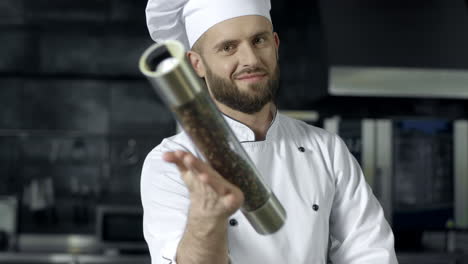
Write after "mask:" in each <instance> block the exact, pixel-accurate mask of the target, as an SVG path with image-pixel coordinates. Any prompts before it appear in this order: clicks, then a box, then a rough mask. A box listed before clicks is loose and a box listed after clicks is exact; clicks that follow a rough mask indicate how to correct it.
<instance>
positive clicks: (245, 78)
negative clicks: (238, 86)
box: [236, 73, 267, 82]
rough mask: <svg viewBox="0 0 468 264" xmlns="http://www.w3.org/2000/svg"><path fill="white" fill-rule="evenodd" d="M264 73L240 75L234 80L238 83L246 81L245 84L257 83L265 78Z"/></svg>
mask: <svg viewBox="0 0 468 264" xmlns="http://www.w3.org/2000/svg"><path fill="white" fill-rule="evenodd" d="M266 76H267V74H266V73H253V74H242V75H241V76H238V77H237V78H236V80H238V81H247V82H258V81H261V80H263V79H264V78H266Z"/></svg>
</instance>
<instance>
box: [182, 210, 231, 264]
mask: <svg viewBox="0 0 468 264" xmlns="http://www.w3.org/2000/svg"><path fill="white" fill-rule="evenodd" d="M228 262H229V260H228V249H227V221H225V220H222V219H216V220H215V219H206V218H205V219H201V218H196V217H190V216H189V218H188V220H187V226H186V229H185V232H184V235H183V236H182V239H181V241H180V243H179V247H178V248H177V263H178V264H228Z"/></svg>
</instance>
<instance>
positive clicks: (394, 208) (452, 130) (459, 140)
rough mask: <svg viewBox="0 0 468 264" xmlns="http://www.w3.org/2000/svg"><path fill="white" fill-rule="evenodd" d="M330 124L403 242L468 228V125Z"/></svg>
mask: <svg viewBox="0 0 468 264" xmlns="http://www.w3.org/2000/svg"><path fill="white" fill-rule="evenodd" d="M324 125H325V129H327V130H329V131H331V132H334V133H337V134H339V135H340V136H341V137H342V138H343V140H344V141H345V142H346V143H347V144H348V145H350V146H349V148H350V150H351V152H352V153H353V154H354V155H355V156H356V158H357V160H358V161H359V163H360V164H361V166H362V169H363V171H364V175H365V177H366V180H367V182H368V184H369V185H370V186H371V187H372V189H373V191H374V194H375V195H376V197H377V198H378V199H379V201H380V203H381V204H382V207H383V209H384V211H385V215H386V218H387V219H388V221H389V222H390V223H391V224H392V226H393V228H394V231H395V232H396V236H397V240H398V233H399V232H402V233H405V232H410V233H413V234H417V235H416V238H415V240H418V239H419V237H418V236H419V235H420V234H422V232H423V231H425V230H446V229H447V228H449V227H450V228H453V227H456V228H460V229H466V228H468V192H467V191H466V190H468V160H467V157H468V121H465V120H456V121H454V120H435V119H413V120H411V119H393V120H390V119H352V120H350V119H341V118H339V117H335V118H329V119H326V120H325V121H324ZM415 243H418V242H417V241H415Z"/></svg>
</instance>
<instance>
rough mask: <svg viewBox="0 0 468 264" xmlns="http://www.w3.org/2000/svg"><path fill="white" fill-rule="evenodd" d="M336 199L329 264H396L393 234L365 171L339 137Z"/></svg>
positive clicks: (335, 160) (335, 149) (335, 159)
mask: <svg viewBox="0 0 468 264" xmlns="http://www.w3.org/2000/svg"><path fill="white" fill-rule="evenodd" d="M331 158H332V164H333V172H334V174H335V185H336V189H335V195H334V198H333V206H332V210H331V214H330V240H331V245H332V246H331V248H330V250H329V260H330V261H331V263H333V264H358V263H359V264H375V263H379V264H396V263H398V262H397V259H396V256H395V249H394V237H393V233H392V230H391V228H390V226H389V224H388V223H387V221H386V220H385V217H384V213H383V210H382V207H381V206H380V204H379V202H378V201H377V199H376V198H375V196H374V195H373V193H372V190H371V188H370V187H369V185H368V184H367V183H366V181H365V179H364V175H363V173H362V170H361V168H360V166H359V164H358V163H357V161H356V160H355V159H354V157H353V156H352V155H351V153H350V152H349V151H348V149H347V147H346V146H345V144H344V142H343V141H342V140H341V139H340V138H339V137H335V143H334V147H333V155H332V157H331Z"/></svg>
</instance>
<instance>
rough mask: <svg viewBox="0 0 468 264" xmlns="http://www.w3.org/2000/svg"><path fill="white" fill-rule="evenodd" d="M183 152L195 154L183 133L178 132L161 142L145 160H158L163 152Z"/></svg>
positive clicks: (191, 144) (193, 148)
mask: <svg viewBox="0 0 468 264" xmlns="http://www.w3.org/2000/svg"><path fill="white" fill-rule="evenodd" d="M176 150H183V151H187V152H191V153H195V147H194V145H193V143H192V142H191V141H190V139H189V137H188V136H187V134H186V133H185V132H180V133H178V134H176V135H173V136H171V137H167V138H165V139H163V140H162V141H161V143H160V144H159V145H157V146H156V147H154V148H153V149H152V150H151V151H150V152H149V153H148V155H147V158H159V157H161V156H162V154H163V153H165V152H170V151H176Z"/></svg>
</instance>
